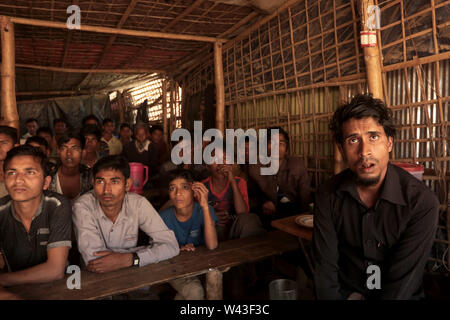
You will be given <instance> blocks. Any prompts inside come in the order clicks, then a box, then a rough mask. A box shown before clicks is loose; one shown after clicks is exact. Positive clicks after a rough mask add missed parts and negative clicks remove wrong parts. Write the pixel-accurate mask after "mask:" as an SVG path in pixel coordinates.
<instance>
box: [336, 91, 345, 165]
mask: <svg viewBox="0 0 450 320" xmlns="http://www.w3.org/2000/svg"><path fill="white" fill-rule="evenodd" d="M344 100H345V95H344V92H343V90H342V87H340V88H339V103H342V102H343V101H344ZM346 167H347V166H346V164H345V161H344V158H343V157H342V154H341V151H340V150H339V146H338V144H337V142H336V141H335V142H334V167H333V172H334V174H338V173H339V172H341V171H343V170H344V169H345V168H346Z"/></svg>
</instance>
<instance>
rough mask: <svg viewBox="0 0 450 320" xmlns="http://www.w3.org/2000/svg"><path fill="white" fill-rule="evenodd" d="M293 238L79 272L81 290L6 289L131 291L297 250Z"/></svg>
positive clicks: (54, 289)
mask: <svg viewBox="0 0 450 320" xmlns="http://www.w3.org/2000/svg"><path fill="white" fill-rule="evenodd" d="M298 248H299V245H298V242H297V240H296V239H295V238H294V237H292V236H291V235H289V234H286V233H284V232H281V231H273V232H269V233H267V234H266V235H263V236H259V237H249V238H244V239H236V240H230V241H225V242H220V243H219V247H218V248H217V249H215V250H208V249H207V248H206V247H197V248H196V250H195V252H186V251H183V252H181V253H180V255H178V256H176V257H174V258H172V259H169V260H166V261H162V262H159V263H156V264H150V265H147V266H145V267H140V268H135V267H130V268H126V269H122V270H117V271H113V272H110V273H106V274H96V273H91V272H88V271H82V272H81V289H80V290H69V289H67V286H66V280H67V277H66V278H65V279H62V280H58V281H54V282H50V283H44V284H36V285H23V286H16V287H11V288H9V290H10V291H11V292H14V293H16V294H18V295H20V296H21V297H23V298H25V299H55V300H60V299H70V300H78V299H98V298H102V297H106V296H110V295H113V294H120V293H124V292H128V291H133V290H136V289H139V288H142V287H145V286H148V285H155V284H158V283H163V282H167V281H169V280H173V279H177V278H182V277H190V276H195V275H199V274H204V273H207V272H209V271H211V269H225V268H230V267H235V266H237V265H240V264H244V263H249V262H255V261H259V260H262V259H264V258H267V257H270V256H273V255H279V254H282V253H283V252H288V251H292V250H295V249H298Z"/></svg>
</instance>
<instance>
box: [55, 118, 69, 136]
mask: <svg viewBox="0 0 450 320" xmlns="http://www.w3.org/2000/svg"><path fill="white" fill-rule="evenodd" d="M53 130H55V134H56V135H58V136H62V135H63V134H64V132H66V124H65V123H64V122H62V121H58V122H57V123H55V126H54V127H53Z"/></svg>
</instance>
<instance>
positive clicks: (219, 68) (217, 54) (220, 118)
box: [214, 42, 225, 134]
mask: <svg viewBox="0 0 450 320" xmlns="http://www.w3.org/2000/svg"><path fill="white" fill-rule="evenodd" d="M214 75H215V83H216V128H217V129H219V130H220V131H221V132H222V134H225V122H224V121H225V87H224V81H223V63H222V44H221V43H220V42H215V43H214Z"/></svg>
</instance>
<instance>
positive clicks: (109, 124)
mask: <svg viewBox="0 0 450 320" xmlns="http://www.w3.org/2000/svg"><path fill="white" fill-rule="evenodd" d="M103 130H104V131H105V132H106V133H108V134H113V132H114V123H112V122H107V123H105V125H104V126H103Z"/></svg>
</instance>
